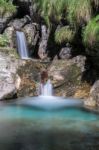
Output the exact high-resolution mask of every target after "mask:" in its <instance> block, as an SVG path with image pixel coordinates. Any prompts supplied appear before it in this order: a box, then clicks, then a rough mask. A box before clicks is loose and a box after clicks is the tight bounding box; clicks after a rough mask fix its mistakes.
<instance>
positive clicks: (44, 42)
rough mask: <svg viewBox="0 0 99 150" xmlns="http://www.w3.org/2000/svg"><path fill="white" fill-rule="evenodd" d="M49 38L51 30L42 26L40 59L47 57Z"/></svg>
mask: <svg viewBox="0 0 99 150" xmlns="http://www.w3.org/2000/svg"><path fill="white" fill-rule="evenodd" d="M48 38H49V29H47V27H46V26H45V25H42V26H41V40H40V44H39V50H38V56H39V57H40V59H44V58H46V57H47V52H46V50H47V43H48Z"/></svg>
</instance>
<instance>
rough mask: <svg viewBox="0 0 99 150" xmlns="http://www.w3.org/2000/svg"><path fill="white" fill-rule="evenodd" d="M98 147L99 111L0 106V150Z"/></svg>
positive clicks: (55, 149) (78, 149) (60, 149)
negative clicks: (97, 112)
mask: <svg viewBox="0 0 99 150" xmlns="http://www.w3.org/2000/svg"><path fill="white" fill-rule="evenodd" d="M85 149H86V150H99V114H95V113H93V112H89V111H87V110H86V109H84V108H79V107H67V108H64V109H61V110H43V109H37V108H34V107H29V106H22V105H11V104H8V105H2V106H0V150H85Z"/></svg>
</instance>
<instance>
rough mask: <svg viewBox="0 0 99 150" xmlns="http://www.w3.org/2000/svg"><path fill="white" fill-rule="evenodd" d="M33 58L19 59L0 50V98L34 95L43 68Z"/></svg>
mask: <svg viewBox="0 0 99 150" xmlns="http://www.w3.org/2000/svg"><path fill="white" fill-rule="evenodd" d="M44 67H45V65H43V64H42V63H40V62H36V61H34V60H20V59H16V58H15V57H10V56H7V55H6V54H4V53H1V52H0V100H4V99H11V98H14V97H23V96H35V95H36V94H37V90H36V87H37V85H38V83H39V73H40V70H41V68H44Z"/></svg>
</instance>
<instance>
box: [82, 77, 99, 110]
mask: <svg viewBox="0 0 99 150" xmlns="http://www.w3.org/2000/svg"><path fill="white" fill-rule="evenodd" d="M85 105H87V106H92V107H93V106H98V107H99V80H97V81H96V82H95V83H94V84H93V86H92V88H91V90H90V95H89V98H88V99H87V101H85Z"/></svg>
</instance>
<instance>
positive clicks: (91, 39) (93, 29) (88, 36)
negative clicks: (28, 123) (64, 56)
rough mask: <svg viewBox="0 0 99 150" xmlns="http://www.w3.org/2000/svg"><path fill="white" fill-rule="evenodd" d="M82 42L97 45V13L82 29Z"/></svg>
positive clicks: (92, 45)
mask: <svg viewBox="0 0 99 150" xmlns="http://www.w3.org/2000/svg"><path fill="white" fill-rule="evenodd" d="M83 35H84V43H85V45H86V46H88V47H96V46H98V47H99V15H98V16H96V17H95V18H93V19H92V20H90V22H89V23H88V25H87V26H86V28H85V30H84V33H83Z"/></svg>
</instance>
